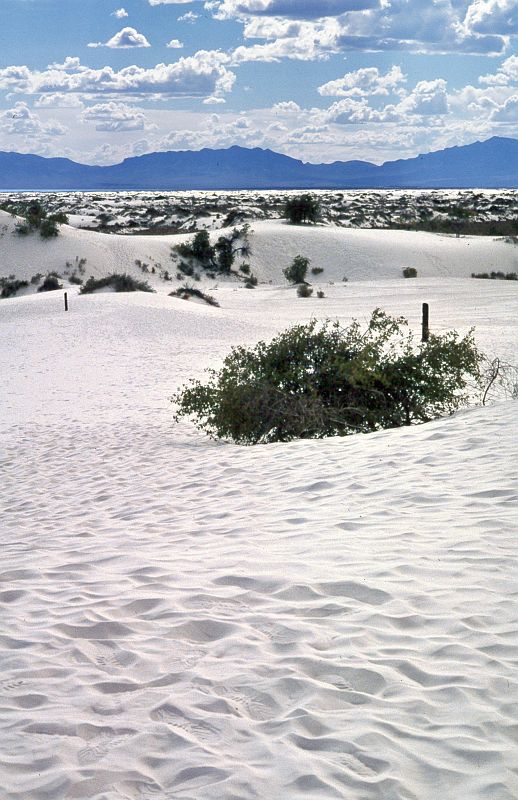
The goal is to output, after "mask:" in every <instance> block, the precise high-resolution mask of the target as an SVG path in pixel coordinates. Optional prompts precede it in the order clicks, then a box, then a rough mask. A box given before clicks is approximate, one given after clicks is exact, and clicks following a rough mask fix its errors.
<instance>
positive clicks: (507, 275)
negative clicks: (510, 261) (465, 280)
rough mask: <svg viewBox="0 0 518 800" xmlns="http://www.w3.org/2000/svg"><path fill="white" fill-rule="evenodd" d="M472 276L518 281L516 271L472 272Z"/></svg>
mask: <svg viewBox="0 0 518 800" xmlns="http://www.w3.org/2000/svg"><path fill="white" fill-rule="evenodd" d="M471 277H472V278H485V279H486V280H493V281H518V274H517V273H516V272H507V273H506V272H472V273H471Z"/></svg>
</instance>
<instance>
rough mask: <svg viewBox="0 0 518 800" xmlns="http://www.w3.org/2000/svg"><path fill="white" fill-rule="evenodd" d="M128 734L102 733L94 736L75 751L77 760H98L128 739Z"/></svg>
mask: <svg viewBox="0 0 518 800" xmlns="http://www.w3.org/2000/svg"><path fill="white" fill-rule="evenodd" d="M128 737H129V734H122V735H121V734H118V735H115V736H114V735H111V734H109V733H102V734H101V735H100V736H98V737H96V738H95V739H94V740H92V742H89V743H88V744H87V745H86V747H83V748H81V750H79V751H78V753H77V760H78V761H79V763H80V764H91V763H92V761H99V760H100V759H101V758H104V756H106V755H108V753H109V752H110V751H111V750H113V749H115V748H116V747H118V746H119V745H120V744H122V742H124V741H125V740H126V739H128Z"/></svg>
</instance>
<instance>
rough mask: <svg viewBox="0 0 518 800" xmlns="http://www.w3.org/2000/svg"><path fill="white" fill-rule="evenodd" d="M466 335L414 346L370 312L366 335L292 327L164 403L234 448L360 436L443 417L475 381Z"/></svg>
mask: <svg viewBox="0 0 518 800" xmlns="http://www.w3.org/2000/svg"><path fill="white" fill-rule="evenodd" d="M481 360H482V356H481V354H480V353H479V351H478V349H477V347H476V345H475V343H474V339H473V334H472V332H470V333H468V334H467V335H466V336H464V337H462V338H461V337H460V336H459V334H458V333H456V332H455V331H451V332H448V333H445V334H442V335H437V336H436V335H431V336H430V338H429V341H428V342H426V343H419V344H416V343H415V342H414V339H413V337H412V335H411V333H409V332H408V329H407V323H406V321H405V320H403V319H402V318H394V317H390V316H388V315H387V314H385V313H384V312H383V311H381V310H380V309H376V310H375V311H374V312H373V314H372V317H371V320H370V322H369V324H368V326H367V328H366V329H362V327H361V326H360V324H359V323H358V322H357V321H353V322H352V323H351V325H350V326H349V327H348V328H345V329H344V328H341V327H340V326H339V324H338V323H332V322H330V321H329V320H328V321H326V322H324V323H323V324H321V325H318V324H317V322H316V321H312V322H310V323H308V324H306V325H296V326H294V327H292V328H289V329H288V330H286V331H284V332H283V333H281V334H279V335H278V336H277V337H276V338H275V339H273V341H271V342H270V343H265V342H259V343H258V344H257V345H256V346H255V347H254V348H251V349H247V348H245V347H235V348H234V349H233V350H232V351H231V352H230V354H229V355H228V356H227V357H226V358H225V360H224V362H223V366H222V368H221V369H220V370H219V371H216V370H209V371H208V380H207V382H206V383H202V382H201V381H197V380H194V381H191V383H189V384H187V385H186V386H184V387H183V388H182V389H180V390H179V391H178V392H177V393H176V394H175V396H174V397H173V398H172V400H173V402H174V403H175V405H176V413H175V419H176V420H178V419H179V418H181V417H184V416H188V417H190V418H192V419H193V421H194V423H195V425H196V426H197V427H198V428H199V429H201V430H203V431H205V432H206V433H208V434H209V435H210V436H212V437H214V438H219V439H228V440H232V441H234V442H237V443H239V444H257V443H259V442H262V443H267V442H278V441H290V440H292V439H299V438H301V439H305V438H322V437H324V436H333V435H347V434H351V433H356V432H364V433H368V432H370V431H375V430H378V429H381V428H394V427H399V426H402V425H410V424H412V423H416V422H426V421H429V420H431V419H434V418H435V417H438V416H440V415H443V414H451V413H453V412H454V411H455V410H456V409H457V408H459V407H460V406H461V405H463V404H464V403H465V402H467V400H468V396H469V394H470V392H472V391H473V388H472V385H470V384H473V383H474V384H475V385H479V384H480V381H481V370H480V364H481Z"/></svg>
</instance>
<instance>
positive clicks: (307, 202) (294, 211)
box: [283, 194, 320, 225]
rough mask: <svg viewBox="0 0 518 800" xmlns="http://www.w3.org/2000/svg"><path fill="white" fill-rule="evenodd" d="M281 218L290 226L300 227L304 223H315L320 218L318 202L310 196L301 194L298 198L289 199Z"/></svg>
mask: <svg viewBox="0 0 518 800" xmlns="http://www.w3.org/2000/svg"><path fill="white" fill-rule="evenodd" d="M283 216H284V218H285V219H287V220H288V222H291V223H292V225H300V224H302V223H305V222H317V220H318V218H319V216H320V204H319V202H318V200H317V199H316V198H315V197H313V196H312V195H310V194H301V195H299V196H298V197H290V198H288V200H287V201H286V204H285V206H284V211H283Z"/></svg>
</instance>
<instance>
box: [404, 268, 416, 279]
mask: <svg viewBox="0 0 518 800" xmlns="http://www.w3.org/2000/svg"><path fill="white" fill-rule="evenodd" d="M403 278H417V270H416V268H415V267H405V268H404V269H403Z"/></svg>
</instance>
